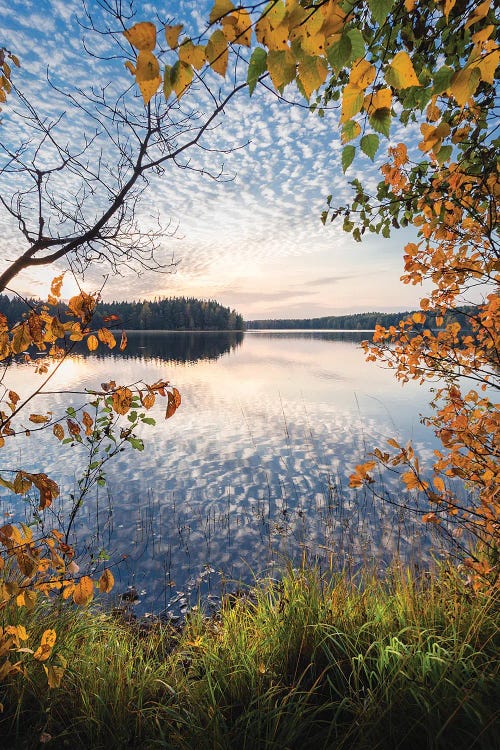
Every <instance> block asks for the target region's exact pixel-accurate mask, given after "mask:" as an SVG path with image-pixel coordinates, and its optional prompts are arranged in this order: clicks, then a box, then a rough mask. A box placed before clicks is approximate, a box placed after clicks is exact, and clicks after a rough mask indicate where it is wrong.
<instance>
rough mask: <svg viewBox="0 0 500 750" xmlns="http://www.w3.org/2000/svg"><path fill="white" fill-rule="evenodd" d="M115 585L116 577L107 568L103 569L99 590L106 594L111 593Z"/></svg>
mask: <svg viewBox="0 0 500 750" xmlns="http://www.w3.org/2000/svg"><path fill="white" fill-rule="evenodd" d="M114 585H115V579H114V577H113V573H112V572H111V571H110V570H107V569H106V570H103V572H102V575H101V577H100V578H99V591H100V592H101V593H104V594H109V592H110V591H111V589H112V588H113V586H114Z"/></svg>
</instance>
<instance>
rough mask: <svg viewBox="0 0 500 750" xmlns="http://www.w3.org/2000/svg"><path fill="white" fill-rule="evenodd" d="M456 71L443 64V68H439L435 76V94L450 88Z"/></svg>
mask: <svg viewBox="0 0 500 750" xmlns="http://www.w3.org/2000/svg"><path fill="white" fill-rule="evenodd" d="M454 72H455V71H454V70H452V68H449V67H448V66H447V65H443V67H442V68H439V70H438V71H437V72H436V73H435V74H434V78H433V82H434V88H433V94H442V93H443V91H446V89H447V88H449V86H450V82H451V79H452V76H453V74H454Z"/></svg>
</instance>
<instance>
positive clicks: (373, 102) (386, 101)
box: [363, 88, 392, 114]
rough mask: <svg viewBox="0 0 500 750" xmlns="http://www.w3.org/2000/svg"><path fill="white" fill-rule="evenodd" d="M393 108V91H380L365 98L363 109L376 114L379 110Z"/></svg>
mask: <svg viewBox="0 0 500 750" xmlns="http://www.w3.org/2000/svg"><path fill="white" fill-rule="evenodd" d="M391 106H392V91H391V89H389V88H387V89H380V90H379V91H375V92H373V93H371V94H367V95H366V96H365V100H364V104H363V108H364V109H365V110H366V112H368V113H369V114H371V113H372V112H376V111H377V109H390V108H391Z"/></svg>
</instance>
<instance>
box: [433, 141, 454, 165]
mask: <svg viewBox="0 0 500 750" xmlns="http://www.w3.org/2000/svg"><path fill="white" fill-rule="evenodd" d="M452 152H453V146H442V147H441V148H440V149H439V151H438V152H437V154H436V152H434V153H435V156H436V160H437V163H438V164H439V166H440V167H442V166H443V164H444V163H445V161H448V159H449V158H450V157H451V154H452Z"/></svg>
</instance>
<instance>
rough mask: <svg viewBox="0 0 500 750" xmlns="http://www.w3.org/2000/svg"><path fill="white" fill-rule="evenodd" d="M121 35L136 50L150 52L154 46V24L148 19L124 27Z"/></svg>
mask: <svg viewBox="0 0 500 750" xmlns="http://www.w3.org/2000/svg"><path fill="white" fill-rule="evenodd" d="M123 35H124V36H125V37H126V38H127V39H128V41H129V42H130V44H132V45H133V46H134V47H135V48H136V49H138V50H147V51H149V52H152V51H153V50H154V48H155V47H156V26H155V25H154V23H151V22H150V21H141V22H140V23H136V24H135V25H134V26H132V28H131V29H126V30H125V31H124V32H123Z"/></svg>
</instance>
